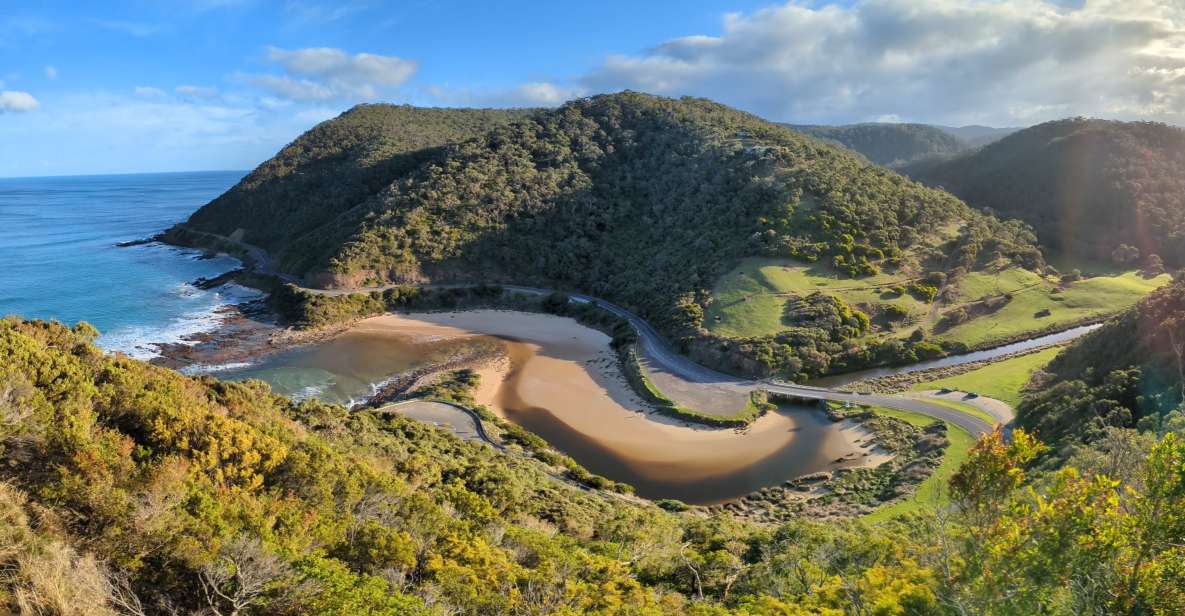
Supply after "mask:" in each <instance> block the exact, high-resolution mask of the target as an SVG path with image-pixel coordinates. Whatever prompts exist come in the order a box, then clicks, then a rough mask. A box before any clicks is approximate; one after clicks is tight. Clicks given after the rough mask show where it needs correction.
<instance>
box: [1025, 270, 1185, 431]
mask: <svg viewBox="0 0 1185 616" xmlns="http://www.w3.org/2000/svg"><path fill="white" fill-rule="evenodd" d="M1030 388H1031V389H1032V391H1031V393H1030V394H1029V395H1028V396H1026V398H1025V400H1024V402H1023V403H1022V404H1021V407H1020V409H1019V412H1018V416H1017V421H1018V423H1019V424H1020V425H1022V426H1024V427H1026V428H1028V429H1030V430H1033V431H1034V432H1035V433H1036V434H1038V435H1039V436H1040V437H1041V438H1042V439H1044V440H1046V441H1048V442H1051V443H1077V442H1083V441H1085V442H1089V441H1092V440H1095V439H1098V438H1100V437H1101V436H1102V435H1104V434H1105V433H1106V430H1107V428H1108V427H1124V428H1135V427H1140V428H1143V429H1146V430H1153V429H1158V428H1162V427H1163V426H1165V425H1166V423H1174V422H1182V423H1185V417H1183V416H1182V415H1181V411H1182V410H1185V279H1181V278H1178V279H1177V280H1175V281H1174V282H1173V283H1172V284H1170V285H1168V286H1165V287H1163V288H1161V289H1159V290H1158V291H1155V292H1153V293H1152V294H1151V295H1149V296H1148V297H1146V298H1144V299H1143V300H1141V301H1140V302H1139V303H1138V304H1136V305H1135V306H1134V307H1132V308H1131V309H1130V310H1128V311H1126V312H1124V313H1123V314H1122V315H1120V316H1118V317H1116V318H1114V319H1112V320H1110V321H1108V322H1107V323H1105V324H1104V325H1103V326H1102V327H1100V328H1099V329H1098V330H1096V331H1094V332H1091V333H1089V334H1087V335H1086V336H1083V337H1082V338H1081V339H1079V340H1077V341H1075V342H1074V343H1073V344H1072V345H1070V346H1069V347H1068V348H1067V349H1066V350H1065V351H1064V352H1062V353H1061V354H1059V355H1058V356H1057V357H1056V358H1055V359H1054V360H1053V361H1052V362H1051V363H1050V364H1049V366H1047V367H1046V368H1045V370H1044V371H1042V372H1039V373H1038V374H1037V375H1035V376H1034V382H1033V383H1032V384H1031V385H1030Z"/></svg>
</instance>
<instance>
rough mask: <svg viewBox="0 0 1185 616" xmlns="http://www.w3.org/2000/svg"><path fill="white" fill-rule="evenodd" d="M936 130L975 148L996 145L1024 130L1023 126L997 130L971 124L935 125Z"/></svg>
mask: <svg viewBox="0 0 1185 616" xmlns="http://www.w3.org/2000/svg"><path fill="white" fill-rule="evenodd" d="M934 128H937V129H940V130H943V131H946V132H948V133H950V134H952V135H954V136H956V137H958V138H959V139H962V140H963V141H966V142H967V144H968V145H970V146H971V147H973V148H977V147H981V146H985V145H987V144H989V143H994V142H996V141H999V140H1000V139H1003V138H1004V137H1007V136H1008V135H1011V134H1012V133H1015V132H1016V131H1018V130H1024V127H1021V126H1010V127H1003V128H997V127H993V126H983V125H980V124H969V125H967V126H941V125H935V126H934Z"/></svg>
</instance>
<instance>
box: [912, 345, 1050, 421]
mask: <svg viewBox="0 0 1185 616" xmlns="http://www.w3.org/2000/svg"><path fill="white" fill-rule="evenodd" d="M1061 350H1062V347H1050V348H1048V349H1043V350H1040V351H1037V352H1035V353H1029V354H1028V355H1021V356H1019V357H1013V358H1011V359H1005V360H1004V361H998V362H995V363H993V364H989V365H987V366H984V367H982V368H980V369H978V370H972V371H970V372H965V373H963V374H960V375H958V376H952V377H950V378H946V379H939V380H937V381H930V382H928V383H918V384H917V385H914V386H913V387H911V389H913V390H915V391H921V390H926V389H942V388H943V387H946V388H948V389H956V390H959V391H973V392H975V393H977V394H980V395H982V396H987V397H989V398H995V399H997V400H1001V401H1003V402H1007V403H1008V404H1009V405H1011V406H1012V407H1013V408H1016V405H1018V404H1020V391H1021V389H1022V388H1023V387H1024V386H1025V383H1028V382H1029V377H1031V376H1033V372H1035V371H1036V370H1037V369H1038V368H1041V367H1042V366H1044V365H1045V364H1048V363H1049V362H1050V361H1052V360H1053V358H1054V357H1055V356H1056V355H1057V354H1058V353H1060V352H1061Z"/></svg>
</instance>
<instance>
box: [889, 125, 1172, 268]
mask: <svg viewBox="0 0 1185 616" xmlns="http://www.w3.org/2000/svg"><path fill="white" fill-rule="evenodd" d="M903 171H904V172H906V173H908V174H909V175H911V176H912V177H916V178H918V179H920V180H922V181H924V182H926V183H928V184H930V185H932V186H937V187H942V188H945V189H947V190H950V191H951V192H953V193H954V194H956V195H958V196H959V197H961V198H962V199H964V200H965V201H966V202H967V203H969V204H970V205H972V206H975V207H980V208H990V209H991V210H992V211H994V212H997V213H999V214H1000V215H1003V216H1008V217H1016V218H1020V219H1022V220H1024V221H1026V222H1028V223H1029V224H1031V225H1032V226H1033V227H1034V228H1035V229H1036V231H1037V233H1038V236H1039V237H1040V239H1041V241H1042V243H1043V244H1044V245H1046V246H1048V247H1051V248H1054V249H1057V250H1061V251H1065V252H1069V253H1071V254H1077V255H1081V256H1086V257H1092V258H1102V259H1108V258H1111V257H1112V256H1113V255H1114V256H1115V257H1116V258H1117V259H1118V260H1120V261H1123V262H1130V263H1136V264H1138V263H1142V262H1143V261H1144V260H1145V259H1147V258H1148V257H1149V256H1150V255H1153V254H1155V255H1157V256H1159V257H1161V258H1162V259H1163V260H1164V261H1165V262H1166V263H1170V264H1172V265H1175V266H1180V265H1185V131H1182V130H1181V129H1179V128H1175V127H1172V126H1168V125H1165V124H1159V123H1152V122H1116V121H1107V120H1094V119H1086V118H1071V119H1066V120H1058V121H1055V122H1046V123H1044V124H1039V125H1037V126H1033V127H1031V128H1027V129H1025V130H1022V131H1019V132H1017V133H1013V134H1012V135H1009V136H1007V137H1005V138H1004V139H1001V140H1000V141H997V142H995V143H992V144H990V145H988V146H985V147H983V148H981V149H979V150H976V151H972V152H968V153H965V154H963V155H960V156H956V157H954V158H952V159H949V160H942V161H921V162H919V163H916V164H914V165H910V166H908V167H906V168H905V169H904V170H903ZM1116 251H1118V252H1116ZM1120 253H1122V254H1120Z"/></svg>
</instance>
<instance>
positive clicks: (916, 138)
mask: <svg viewBox="0 0 1185 616" xmlns="http://www.w3.org/2000/svg"><path fill="white" fill-rule="evenodd" d="M785 126H787V127H789V128H792V129H794V130H796V131H798V132H800V133H803V134H805V135H809V136H811V137H815V138H816V139H822V140H824V141H827V142H830V143H834V144H837V145H840V146H842V147H844V148H847V149H849V150H852V151H854V152H857V153H859V154H860V155H861V156H863V157H864V158H866V159H868V161H869V162H872V163H875V164H877V165H883V166H886V167H891V168H896V167H901V166H904V165H906V164H909V163H911V162H914V161H917V160H922V159H927V158H934V157H943V156H952V155H954V154H958V153H960V152H963V151H966V150H967V149H969V148H970V147H971V145H970V144H969V143H968V142H967V141H964V140H963V139H962V138H961V137H958V136H956V135H954V134H951V133H950V132H948V131H945V130H943V129H940V128H937V127H934V126H929V125H926V124H894V123H880V122H870V123H864V124H847V125H843V126H820V125H804V124H786V125H785Z"/></svg>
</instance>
